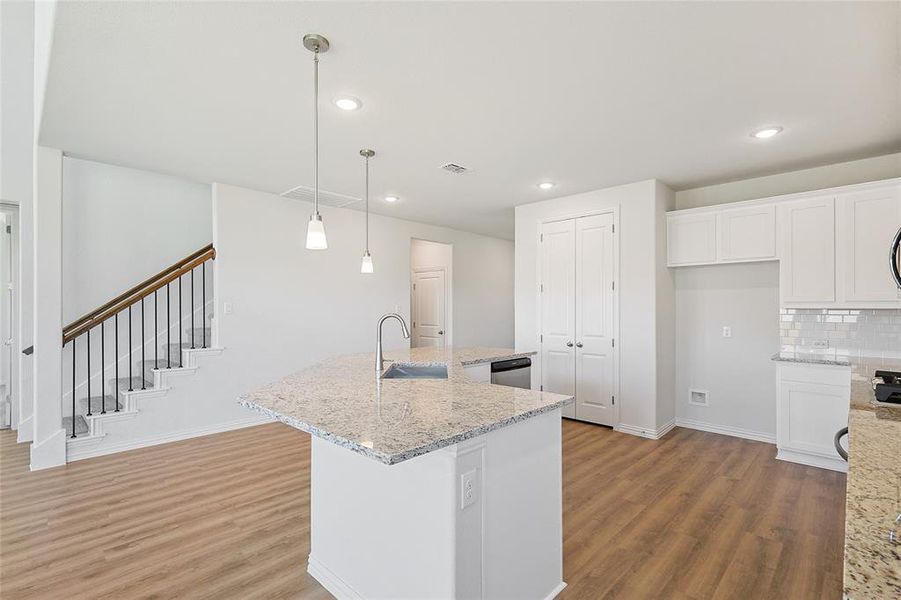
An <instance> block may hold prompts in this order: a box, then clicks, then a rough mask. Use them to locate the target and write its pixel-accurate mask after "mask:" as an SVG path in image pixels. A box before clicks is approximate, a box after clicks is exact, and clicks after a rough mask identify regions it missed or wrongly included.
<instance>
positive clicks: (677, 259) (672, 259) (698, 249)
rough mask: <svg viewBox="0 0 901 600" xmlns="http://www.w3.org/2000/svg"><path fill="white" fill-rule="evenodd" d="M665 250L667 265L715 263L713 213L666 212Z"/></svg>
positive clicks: (714, 215)
mask: <svg viewBox="0 0 901 600" xmlns="http://www.w3.org/2000/svg"><path fill="white" fill-rule="evenodd" d="M666 251H667V252H666V255H667V264H668V265H669V266H671V267H675V266H681V265H700V264H709V263H714V262H716V214H714V213H712V212H702V213H690V214H673V213H671V214H668V215H667V216H666Z"/></svg>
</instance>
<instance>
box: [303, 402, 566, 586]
mask: <svg viewBox="0 0 901 600" xmlns="http://www.w3.org/2000/svg"><path fill="white" fill-rule="evenodd" d="M560 427H561V425H560V409H554V410H551V411H548V412H546V413H544V414H541V415H538V416H535V417H532V418H528V419H525V420H523V421H520V422H518V423H514V424H513V425H509V426H507V427H503V428H500V429H497V430H495V431H491V432H489V433H486V434H484V435H480V436H477V437H474V438H471V439H469V440H466V441H463V442H460V443H457V444H454V445H452V446H447V447H445V448H441V449H438V450H435V451H433V452H429V453H427V454H424V455H422V456H418V457H416V458H413V459H410V460H407V461H404V462H401V463H398V464H394V465H386V464H383V463H380V462H378V461H376V460H373V459H372V458H369V457H366V456H362V455H360V454H357V453H355V452H352V451H350V450H348V449H345V448H342V447H340V446H338V445H336V444H335V443H333V442H330V441H326V440H323V439H320V438H318V437H313V445H312V475H311V501H310V510H311V533H310V538H311V539H310V545H311V551H310V559H309V566H308V571H309V573H310V574H311V575H312V576H313V577H315V578H316V580H317V581H319V582H320V583H321V584H322V585H323V586H324V587H325V588H326V589H327V590H328V591H329V592H331V593H332V594H334V595H335V596H336V597H338V598H341V599H344V598H354V599H357V598H366V599H375V598H379V599H392V600H395V599H401V598H409V599H416V600H422V599H425V598H428V599H442V598H488V599H495V598H497V599H503V598H510V599H513V598H515V599H517V600H531V599H534V600H544V599H550V598H554V597H555V596H556V595H557V594H558V593H560V591H561V590H562V589H563V587H564V586H565V585H566V584H564V583H563V537H562V536H563V524H562V510H563V506H562V479H561V437H560V436H561V433H560ZM464 479H465V480H467V481H468V480H472V484H473V485H472V490H471V499H467V498H466V489H465V487H466V486H465V485H464V483H463V481H464ZM470 502H471V504H470ZM464 504H468V505H467V506H465V507H463V506H464Z"/></svg>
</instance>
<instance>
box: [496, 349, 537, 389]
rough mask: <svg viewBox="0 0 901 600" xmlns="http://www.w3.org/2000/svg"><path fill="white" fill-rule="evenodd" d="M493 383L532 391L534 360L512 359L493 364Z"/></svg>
mask: <svg viewBox="0 0 901 600" xmlns="http://www.w3.org/2000/svg"><path fill="white" fill-rule="evenodd" d="M491 383H495V384H497V385H508V386H510V387H518V388H524V389H527V390H528V389H531V388H532V359H531V358H528V357H526V358H512V359H510V360H499V361H497V362H493V363H491Z"/></svg>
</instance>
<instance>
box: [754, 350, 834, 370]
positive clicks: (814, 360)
mask: <svg viewBox="0 0 901 600" xmlns="http://www.w3.org/2000/svg"><path fill="white" fill-rule="evenodd" d="M770 358H771V359H772V360H775V361H776V362H792V363H801V364H808V365H831V366H836V367H847V366H850V365H851V359H849V358H848V357H847V356H842V355H841V354H838V353H835V352H828V351H825V352H784V351H783V352H777V353H776V354H774V355H773V356H771V357H770Z"/></svg>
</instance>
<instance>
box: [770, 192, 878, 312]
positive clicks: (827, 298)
mask: <svg viewBox="0 0 901 600" xmlns="http://www.w3.org/2000/svg"><path fill="white" fill-rule="evenodd" d="M779 209H780V214H779V218H780V224H781V227H780V229H781V232H782V235H781V237H782V239H781V246H782V247H781V252H780V260H781V263H780V265H779V279H780V289H779V291H780V295H781V297H782V304H783V306H790V305H793V304H794V305H797V304H799V303H800V304H802V305H817V306H828V305H830V304H832V303H834V302H835V300H836V294H835V197H834V196H831V195H829V196H818V197H814V198H807V199H804V200H795V201H791V202H786V203H785V204H783V205H781V206H780V207H779ZM886 256H888V247H886Z"/></svg>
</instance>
